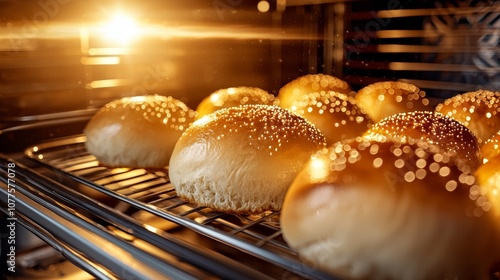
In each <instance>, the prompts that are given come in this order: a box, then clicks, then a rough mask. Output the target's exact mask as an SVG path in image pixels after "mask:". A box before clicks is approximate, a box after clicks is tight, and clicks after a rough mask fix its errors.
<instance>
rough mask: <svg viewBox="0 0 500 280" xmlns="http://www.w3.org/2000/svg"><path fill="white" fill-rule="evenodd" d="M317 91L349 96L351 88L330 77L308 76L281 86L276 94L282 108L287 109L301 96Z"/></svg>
mask: <svg viewBox="0 0 500 280" xmlns="http://www.w3.org/2000/svg"><path fill="white" fill-rule="evenodd" d="M317 91H336V92H340V93H345V94H349V93H351V92H352V89H351V86H350V85H349V84H348V83H347V82H345V81H343V80H341V79H339V78H337V77H334V76H331V75H327V74H308V75H304V76H301V77H298V78H296V79H294V80H292V81H291V82H289V83H287V84H286V85H284V86H282V87H281V88H280V90H279V92H278V96H277V97H278V100H279V102H280V105H282V106H283V107H289V106H290V105H292V103H293V102H295V101H297V100H300V99H301V98H302V95H303V94H308V93H310V92H317Z"/></svg>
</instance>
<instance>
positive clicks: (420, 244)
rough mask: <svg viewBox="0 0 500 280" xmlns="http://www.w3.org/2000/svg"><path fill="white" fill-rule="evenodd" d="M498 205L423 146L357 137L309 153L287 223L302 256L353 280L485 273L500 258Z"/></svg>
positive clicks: (288, 200)
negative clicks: (496, 210)
mask: <svg viewBox="0 0 500 280" xmlns="http://www.w3.org/2000/svg"><path fill="white" fill-rule="evenodd" d="M492 207H493V205H492V203H491V202H490V201H489V200H488V199H486V198H485V197H484V196H483V195H482V194H481V189H480V187H479V186H478V185H477V184H476V183H475V178H474V176H473V175H472V174H467V173H463V172H462V171H461V170H459V168H458V167H457V166H456V165H454V164H453V161H452V159H451V157H450V156H449V155H447V154H446V153H441V152H440V151H439V150H436V149H434V148H433V147H432V146H428V145H427V144H426V143H425V142H417V143H414V144H403V143H397V142H391V141H387V142H376V141H367V140H363V139H362V138H358V139H357V140H351V141H345V142H343V143H340V142H339V143H337V144H335V145H333V146H331V147H329V148H328V149H323V150H322V151H320V152H317V153H316V154H314V155H313V156H312V157H311V160H310V161H309V162H308V163H307V164H306V166H305V167H304V168H303V170H302V171H301V172H300V173H299V174H298V176H297V177H296V179H295V180H294V182H293V183H292V185H291V187H290V189H289V191H288V193H287V195H286V197H285V201H284V203H283V207H282V214H281V227H282V232H283V236H284V238H285V240H286V241H287V242H288V244H289V245H290V246H291V247H292V248H294V249H296V250H297V251H298V253H299V255H300V256H301V257H302V258H304V259H305V260H307V261H308V262H312V263H313V264H314V265H317V266H318V267H320V268H322V269H324V270H327V271H330V272H332V273H334V274H336V275H339V276H341V277H345V278H347V279H487V276H488V273H489V271H490V269H491V267H492V266H493V265H494V263H495V262H497V261H499V260H500V253H499V250H498V249H499V245H498V237H499V232H498V227H497V224H498V223H497V222H496V220H495V218H494V215H493V211H491V209H492ZM457 277H458V278H457Z"/></svg>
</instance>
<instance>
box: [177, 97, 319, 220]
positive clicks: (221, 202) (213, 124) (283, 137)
mask: <svg viewBox="0 0 500 280" xmlns="http://www.w3.org/2000/svg"><path fill="white" fill-rule="evenodd" d="M325 146H326V142H325V138H324V136H323V135H322V134H321V132H320V131H319V130H318V129H317V128H316V127H314V125H312V124H311V123H310V122H308V121H307V120H305V119H304V118H303V117H301V116H299V115H297V114H294V113H292V112H290V111H289V110H286V109H283V108H280V107H278V106H269V105H242V106H238V107H230V108H225V109H221V110H218V111H215V112H214V113H212V114H208V115H205V116H204V117H202V118H201V119H198V120H197V121H195V122H194V123H193V124H192V125H191V126H190V127H189V128H188V129H187V130H186V131H185V132H184V134H183V135H182V136H181V138H180V139H179V141H178V142H177V144H176V145H175V149H174V151H173V153H172V157H171V160H170V166H169V177H170V180H171V182H172V185H173V186H174V187H175V189H176V191H177V194H178V195H179V196H180V197H182V198H184V199H186V200H188V201H192V202H195V203H198V204H199V205H203V206H207V207H211V208H213V209H217V210H219V211H226V212H233V213H257V212H261V211H266V210H279V209H281V203H282V201H283V198H284V196H285V193H286V190H287V189H288V187H289V185H290V183H291V182H292V180H293V178H295V175H296V174H297V173H298V172H299V170H300V169H301V168H302V166H303V165H304V164H305V162H306V161H307V160H308V159H309V157H310V156H311V154H313V153H314V152H316V151H317V150H319V149H322V148H324V147H325Z"/></svg>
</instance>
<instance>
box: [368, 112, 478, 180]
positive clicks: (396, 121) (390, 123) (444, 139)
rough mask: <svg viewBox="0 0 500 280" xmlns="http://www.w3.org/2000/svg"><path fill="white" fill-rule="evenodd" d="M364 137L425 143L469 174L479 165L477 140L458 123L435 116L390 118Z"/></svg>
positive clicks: (418, 114) (438, 115) (373, 127)
mask: <svg viewBox="0 0 500 280" xmlns="http://www.w3.org/2000/svg"><path fill="white" fill-rule="evenodd" d="M364 137H365V138H367V139H372V140H377V139H380V140H383V139H390V140H393V141H397V142H403V143H412V142H417V141H426V142H428V143H429V144H432V145H436V146H438V147H439V148H441V149H443V150H445V151H447V152H449V153H450V154H451V155H453V156H454V157H455V158H456V160H457V164H464V165H467V166H468V168H469V172H472V171H473V170H476V168H477V167H478V166H479V165H480V164H481V149H480V147H479V144H478V142H477V139H476V136H475V135H474V134H473V133H472V132H471V131H470V130H469V129H468V128H467V127H465V126H464V125H462V124H461V123H459V122H458V121H456V120H454V119H452V118H450V117H448V116H445V115H443V114H441V113H438V112H430V111H417V112H409V113H399V114H395V115H392V116H390V117H387V118H384V119H382V120H381V121H380V122H378V123H376V124H374V125H373V126H372V127H371V128H370V129H369V130H368V131H367V132H366V133H365V134H364ZM462 168H465V166H462Z"/></svg>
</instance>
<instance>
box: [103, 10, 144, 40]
mask: <svg viewBox="0 0 500 280" xmlns="http://www.w3.org/2000/svg"><path fill="white" fill-rule="evenodd" d="M102 33H103V34H102V36H103V37H104V39H106V40H110V41H113V42H115V43H119V44H121V45H126V44H129V43H130V42H131V41H133V40H134V39H137V37H138V35H139V28H138V26H137V23H136V21H135V20H134V19H133V18H132V17H130V16H128V15H126V14H122V13H118V14H116V15H115V16H114V17H113V18H112V19H111V21H109V22H108V23H105V25H104V26H103V29H102Z"/></svg>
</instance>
